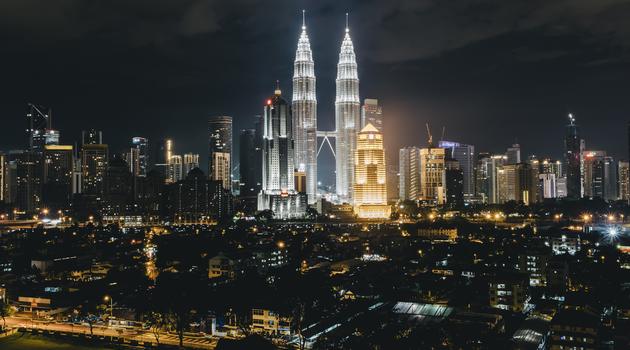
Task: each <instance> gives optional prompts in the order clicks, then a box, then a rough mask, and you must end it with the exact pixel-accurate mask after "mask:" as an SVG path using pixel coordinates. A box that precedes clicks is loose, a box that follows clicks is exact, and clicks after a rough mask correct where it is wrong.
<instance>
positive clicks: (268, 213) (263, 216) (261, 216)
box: [255, 209, 274, 221]
mask: <svg viewBox="0 0 630 350" xmlns="http://www.w3.org/2000/svg"><path fill="white" fill-rule="evenodd" d="M273 215H274V214H273V210H270V209H266V210H262V211H260V212H258V213H257V214H256V216H255V217H256V220H258V221H271V220H273Z"/></svg>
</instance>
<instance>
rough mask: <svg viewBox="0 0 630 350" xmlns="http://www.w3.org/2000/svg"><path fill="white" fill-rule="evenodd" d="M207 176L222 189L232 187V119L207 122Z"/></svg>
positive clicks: (228, 117)
mask: <svg viewBox="0 0 630 350" xmlns="http://www.w3.org/2000/svg"><path fill="white" fill-rule="evenodd" d="M208 133H209V142H208V175H209V177H210V180H213V181H221V183H222V184H223V188H225V189H228V190H229V189H231V187H232V176H231V175H232V168H231V167H232V117H230V116H225V115H224V116H215V117H210V120H209V121H208Z"/></svg>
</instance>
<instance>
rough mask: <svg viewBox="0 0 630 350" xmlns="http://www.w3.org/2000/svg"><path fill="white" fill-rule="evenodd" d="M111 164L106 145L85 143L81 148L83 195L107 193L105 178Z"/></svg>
mask: <svg viewBox="0 0 630 350" xmlns="http://www.w3.org/2000/svg"><path fill="white" fill-rule="evenodd" d="M108 164H109V151H108V147H107V145H105V144H96V143H84V144H83V146H82V147H81V169H82V172H83V174H82V181H81V182H82V185H83V188H82V190H81V193H84V194H88V195H102V194H103V193H104V192H105V177H106V176H107V165H108Z"/></svg>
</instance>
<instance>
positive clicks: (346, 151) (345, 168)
mask: <svg viewBox="0 0 630 350" xmlns="http://www.w3.org/2000/svg"><path fill="white" fill-rule="evenodd" d="M335 96H336V97H335V130H336V137H337V139H336V142H335V154H336V157H335V160H336V167H335V169H336V181H335V183H336V185H335V186H336V192H337V196H338V197H339V200H340V201H346V202H349V203H352V194H353V191H354V154H355V151H356V143H357V131H358V130H359V128H360V125H361V111H360V110H361V103H360V101H359V74H358V72H357V60H356V56H355V54H354V46H353V45H352V39H350V29H349V28H348V24H347V14H346V34H345V36H344V38H343V42H342V43H341V51H340V52H339V63H338V64H337V80H336V95H335Z"/></svg>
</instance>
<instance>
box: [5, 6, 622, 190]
mask: <svg viewBox="0 0 630 350" xmlns="http://www.w3.org/2000/svg"><path fill="white" fill-rule="evenodd" d="M303 8H304V9H306V11H307V27H308V32H309V36H310V39H311V46H312V49H313V53H314V59H315V70H316V74H317V88H318V89H317V94H318V96H317V97H318V110H319V113H318V118H319V127H320V129H322V130H330V129H332V128H333V125H334V93H335V91H334V90H335V85H334V79H335V72H336V63H337V59H338V53H339V46H340V44H341V39H342V37H343V28H344V13H345V12H347V11H348V12H350V28H351V32H350V33H351V36H352V39H353V41H354V45H355V50H356V53H357V58H358V66H359V78H360V80H361V83H360V84H361V85H360V93H361V98H362V99H363V98H366V97H367V98H378V99H379V100H381V102H382V104H383V106H384V111H385V118H386V121H385V142H386V146H387V148H388V156H389V159H388V161H389V162H391V163H394V164H396V163H397V159H396V158H397V156H396V154H397V150H398V148H400V147H402V146H409V145H418V146H420V145H424V144H425V143H426V131H425V126H424V124H425V123H427V122H428V123H430V125H431V126H432V129H433V133H434V136H435V138H436V139H438V138H439V137H440V134H441V130H442V126H445V127H446V138H447V139H450V140H456V141H461V142H466V143H472V144H474V145H475V146H476V148H477V151H491V152H502V151H503V150H504V149H505V148H506V147H508V146H509V145H510V144H511V143H512V142H514V140H518V142H519V143H520V144H521V146H522V148H523V152H524V155H526V154H532V153H534V154H537V155H539V156H551V157H560V156H561V151H562V136H563V132H564V129H563V125H564V124H565V123H566V114H567V112H569V111H571V112H573V113H574V115H575V116H576V118H577V120H578V123H579V124H580V125H581V127H582V133H583V136H584V137H585V138H586V140H587V147H588V148H589V149H604V150H607V151H608V152H609V153H610V154H612V155H613V156H615V157H617V158H624V159H625V158H628V155H627V150H626V148H627V147H626V145H627V141H626V140H627V135H626V123H627V121H628V120H629V111H630V21H628V18H630V2H628V1H621V0H591V1H585V0H526V1H506V0H493V1H482V0H479V1H459V0H448V1H445V0H414V1H412V0H409V1H395V0H388V1H377V0H372V1H339V0H335V1H332V0H317V1H296V0H283V1H270V0H267V1H262V0H245V1H239V0H231V1H227V0H226V1H208V0H142V1H131V0H93V1H86V0H3V1H0V45H1V48H0V118H1V120H2V124H1V126H0V149H5V150H8V149H14V148H21V147H24V146H23V145H24V144H25V142H26V141H25V139H26V138H25V134H24V129H25V123H26V122H25V118H24V114H25V112H26V102H29V101H30V102H34V103H37V104H42V105H45V106H50V107H52V108H53V127H54V128H55V129H59V130H61V133H62V134H61V137H62V143H73V142H74V141H75V140H76V139H78V137H79V135H80V130H82V129H88V128H96V129H101V130H103V132H104V139H105V142H106V143H109V144H110V145H111V146H112V149H113V151H118V152H120V151H122V150H123V148H125V147H126V145H127V142H129V139H130V138H131V137H132V136H146V137H148V138H149V139H150V140H151V141H155V140H157V139H159V138H162V137H166V136H168V137H172V138H173V139H174V141H175V147H176V152H177V153H184V152H196V153H200V154H201V155H202V158H203V157H204V155H205V153H206V151H205V144H206V142H207V135H206V121H207V118H208V116H211V115H231V116H233V117H234V118H235V126H234V133H235V135H238V130H240V129H242V128H250V127H251V126H252V125H251V121H252V118H251V117H252V116H253V115H254V114H260V113H261V112H262V105H263V101H264V100H265V98H266V97H267V96H268V95H270V94H272V93H273V88H274V82H275V80H276V79H279V80H280V82H281V86H282V88H283V91H284V93H285V97H287V98H289V99H290V97H291V93H290V92H291V77H292V74H293V59H294V54H295V48H296V43H297V39H298V35H299V31H300V25H301V24H300V22H301V10H302V9H303ZM319 163H320V177H321V178H323V180H324V182H327V183H330V182H332V172H331V170H332V169H331V168H332V164H333V163H332V161H331V158H330V157H329V156H323V157H321V158H320V162H319ZM204 166H205V165H204Z"/></svg>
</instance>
